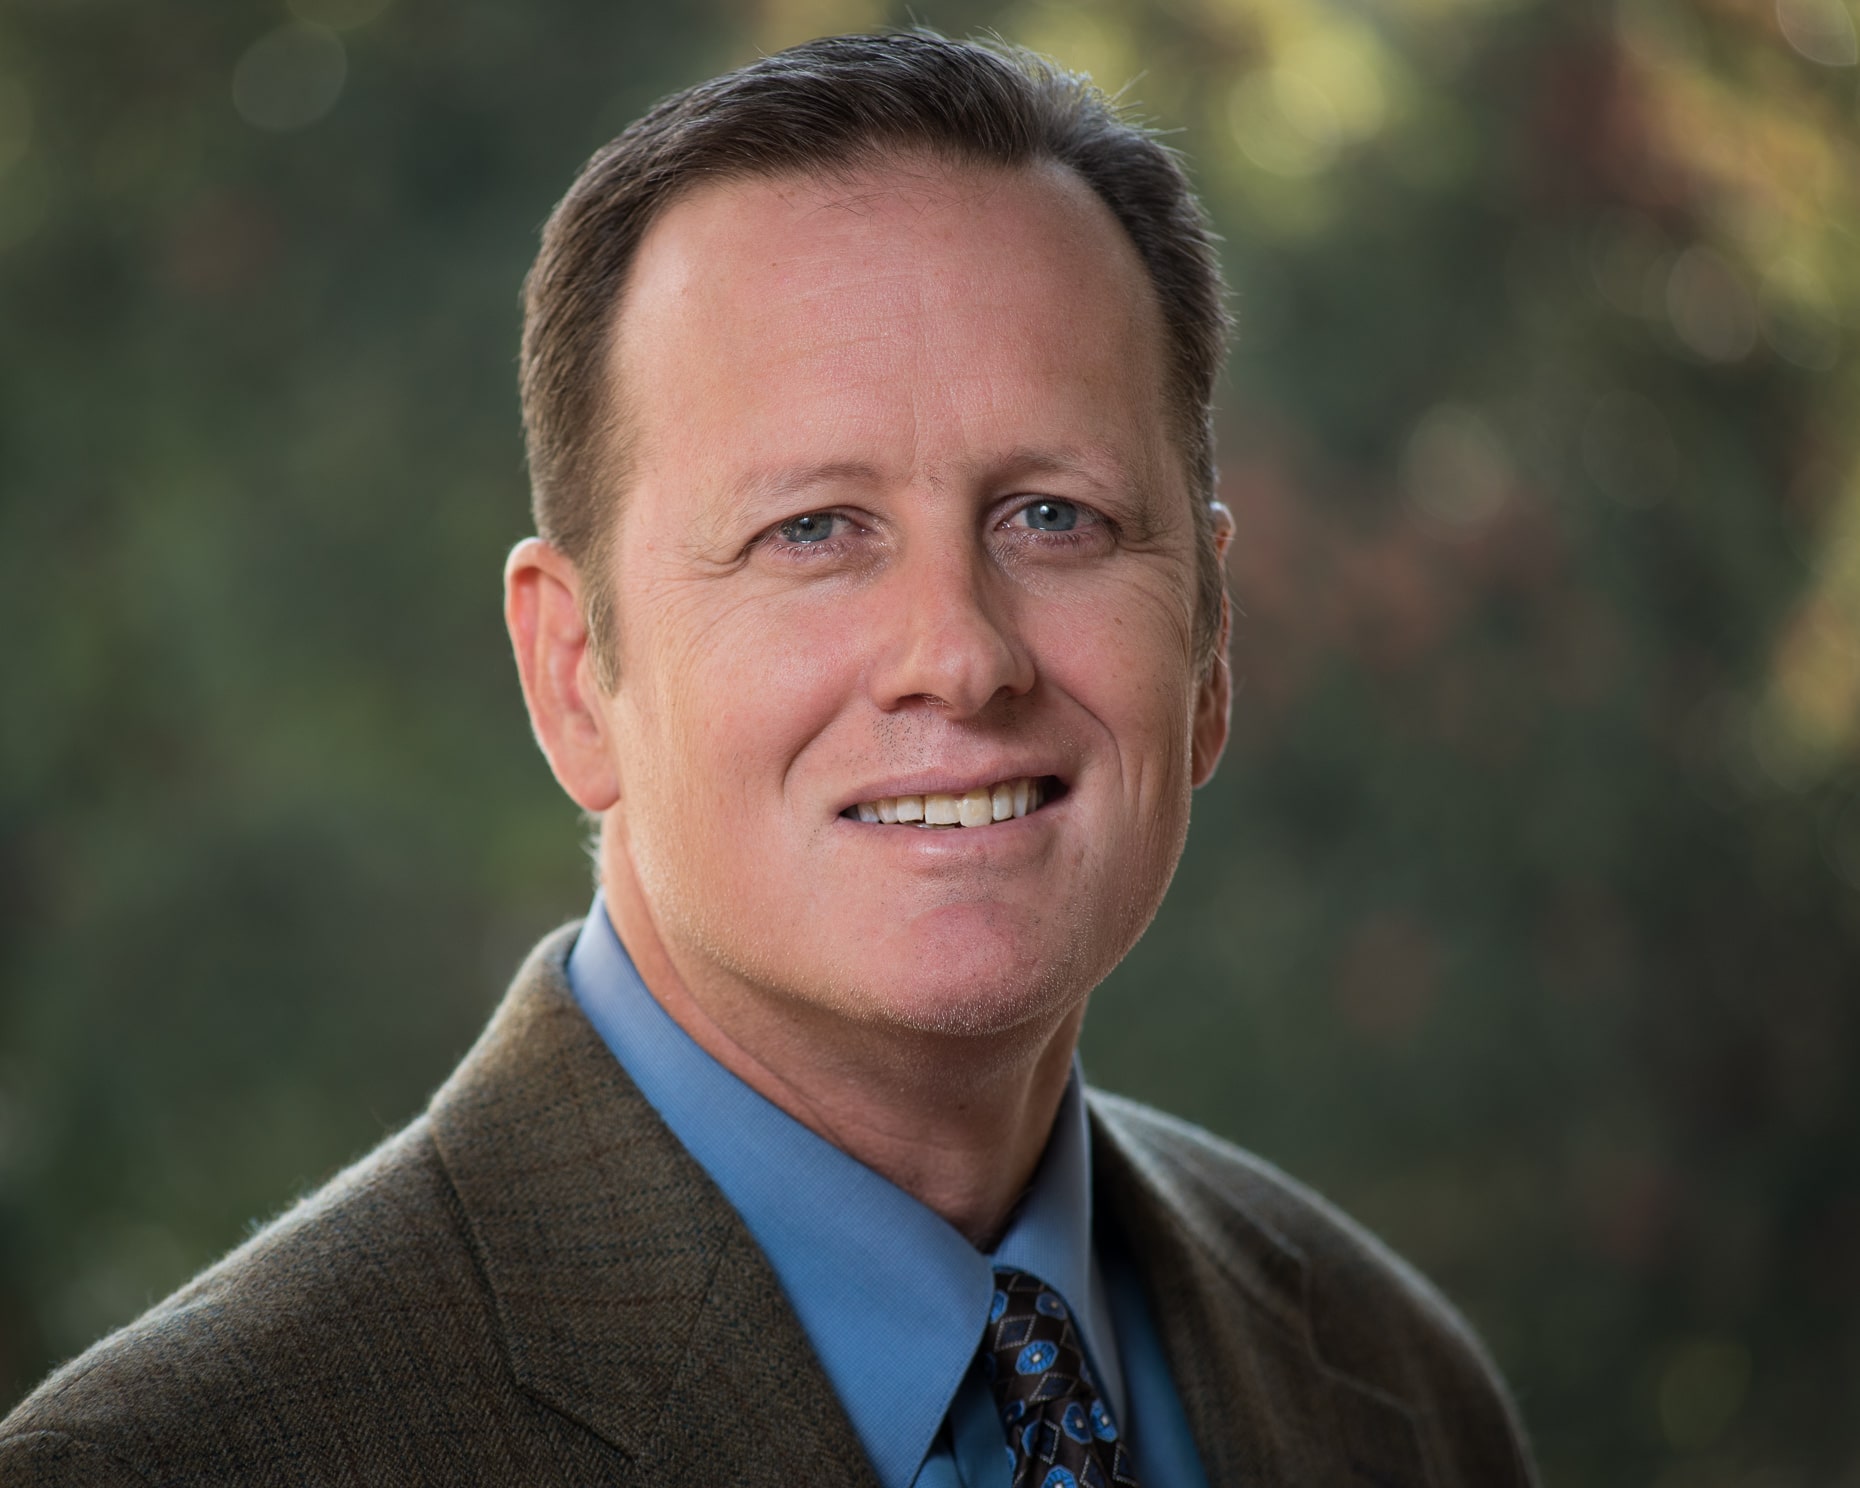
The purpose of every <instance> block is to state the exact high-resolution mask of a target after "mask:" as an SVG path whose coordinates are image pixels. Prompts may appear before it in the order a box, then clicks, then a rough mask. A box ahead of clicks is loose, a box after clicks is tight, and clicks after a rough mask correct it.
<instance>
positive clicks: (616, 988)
mask: <svg viewBox="0 0 1860 1488" xmlns="http://www.w3.org/2000/svg"><path fill="white" fill-rule="evenodd" d="M568 979H569V984H570V986H571V987H572V988H573V989H574V993H575V997H576V1000H577V1001H578V1002H579V1003H580V1004H581V1007H582V1010H583V1011H584V1012H585V1013H586V1014H587V1016H588V1019H589V1021H590V1022H591V1023H592V1024H593V1025H594V1027H595V1030H596V1031H597V1032H598V1033H599V1034H600V1035H601V1037H602V1039H604V1040H605V1041H606V1043H607V1046H608V1048H610V1049H611V1050H612V1051H613V1053H614V1057H615V1058H617V1059H618V1060H619V1061H620V1063H621V1065H622V1066H623V1067H624V1068H625V1069H626V1072H627V1074H628V1075H630V1076H631V1077H632V1079H633V1081H634V1083H635V1084H636V1085H638V1086H639V1088H640V1091H641V1092H642V1093H643V1094H644V1095H645V1097H646V1099H647V1100H648V1101H649V1102H650V1103H651V1104H652V1106H653V1107H654V1109H656V1110H657V1111H658V1113H659V1115H660V1116H661V1117H662V1118H664V1120H665V1123H666V1125H667V1126H668V1127H670V1128H671V1130H672V1133H673V1135H675V1136H676V1137H677V1138H678V1140H679V1141H680V1142H681V1143H683V1144H684V1147H685V1148H686V1150H687V1151H689V1152H690V1153H691V1155H692V1156H693V1157H694V1158H696V1159H697V1161H698V1163H699V1164H700V1165H701V1166H702V1167H703V1168H704V1170H705V1171H706V1172H707V1173H709V1174H710V1176H711V1179H712V1180H713V1181H714V1182H715V1183H716V1184H717V1186H718V1188H720V1189H721V1190H722V1191H723V1194H724V1197H725V1198H727V1199H728V1200H729V1201H730V1203H731V1204H732V1205H733V1206H734V1207H735V1209H736V1211H737V1213H738V1214H739V1215H741V1216H742V1219H743V1222H744V1223H745V1224H746V1225H747V1226H748V1227H749V1231H750V1233H751V1234H752V1235H753V1236H754V1237H755V1239H756V1243H757V1244H758V1245H760V1246H761V1248H762V1251H763V1253H764V1254H765V1255H766V1256H767V1257H768V1260H769V1264H770V1266H771V1267H772V1268H773V1269H774V1272H775V1275H776V1276H777V1278H778V1279H779V1280H780V1282H781V1285H782V1288H783V1290H784V1292H785V1293H786V1294H787V1297H788V1301H789V1303H790V1304H791V1305H792V1306H793V1308H794V1311H795V1313H796V1315H797V1316H798V1317H799V1319H800V1322H801V1327H802V1329H803V1330H804V1331H805V1332H806V1334H807V1337H808V1340H809V1342H810V1343H812V1344H813V1347H814V1352H815V1354H816V1355H818V1357H819V1359H820V1362H821V1365H822V1366H823V1367H824V1369H825V1371H826V1374H827V1378H828V1380H829V1381H831V1383H832V1385H833V1388H834V1391H835V1392H836V1393H837V1395H838V1396H839V1400H840V1403H841V1404H842V1405H843V1406H844V1407H845V1410H846V1414H847V1417H848V1418H849V1419H850V1420H851V1422H852V1426H853V1430H854V1432H855V1433H856V1434H857V1436H858V1438H859V1440H860V1442H861V1443H862V1444H863V1445H864V1447H865V1450H866V1454H867V1456H869V1457H870V1458H871V1461H872V1466H873V1468H874V1469H875V1471H876V1472H877V1475H878V1480H879V1482H880V1484H881V1485H883V1488H1008V1485H1009V1479H1010V1473H1009V1464H1010V1463H1011V1461H1012V1457H1011V1454H1010V1452H1009V1449H1008V1445H1007V1436H1006V1433H1005V1432H1004V1430H1003V1428H1002V1426H1001V1422H1000V1418H999V1416H998V1415H997V1414H996V1409H995V1403H994V1397H993V1395H992V1393H991V1392H990V1390H989V1387H988V1385H987V1384H986V1382H985V1381H984V1380H983V1379H982V1376H981V1373H980V1370H979V1368H977V1367H975V1366H976V1351H977V1348H978V1346H979V1345H980V1343H981V1338H982V1328H983V1325H984V1324H985V1323H986V1321H987V1318H988V1305H989V1301H990V1299H991V1298H992V1297H993V1295H994V1289H995V1286H994V1267H996V1266H998V1265H999V1266H1014V1267H1018V1268H1019V1269H1020V1270H1023V1271H1029V1272H1031V1273H1033V1274H1034V1275H1036V1276H1038V1277H1039V1278H1040V1279H1041V1280H1042V1281H1044V1282H1046V1283H1047V1285H1049V1286H1050V1287H1052V1288H1053V1289H1054V1290H1055V1291H1057V1292H1058V1293H1059V1294H1060V1296H1062V1297H1063V1298H1064V1299H1065V1301H1066V1304H1067V1306H1068V1307H1070V1308H1071V1310H1072V1313H1073V1317H1074V1320H1075V1321H1076V1322H1077V1324H1078V1327H1079V1331H1080V1333H1081V1335H1082V1339H1083V1342H1084V1345H1085V1351H1086V1354H1087V1356H1088V1358H1089V1360H1090V1363H1091V1368H1092V1373H1093V1378H1094V1379H1095V1380H1096V1382H1097V1384H1098V1387H1099V1392H1100V1394H1101V1395H1102V1396H1103V1397H1104V1400H1105V1403H1106V1404H1107V1405H1108V1406H1109V1407H1110V1410H1111V1414H1112V1417H1113V1419H1114V1420H1115V1421H1116V1422H1117V1424H1118V1428H1119V1430H1120V1431H1121V1432H1122V1434H1123V1436H1124V1438H1125V1440H1126V1442H1127V1443H1128V1445H1129V1447H1130V1450H1131V1453H1132V1455H1133V1456H1134V1457H1135V1458H1136V1464H1137V1471H1138V1476H1139V1479H1140V1481H1141V1482H1142V1483H1143V1485H1144V1488H1205V1485H1206V1478H1205V1477H1204V1475H1203V1473H1202V1471H1201V1465H1200V1459H1199V1458H1198V1456H1197V1455H1196V1451H1195V1446H1194V1441H1193V1439H1192V1437H1191V1436H1190V1434H1189V1430H1188V1422H1187V1419H1186V1417H1185V1416H1184V1415H1183V1412H1182V1404H1181V1400H1180V1399H1179V1397H1178V1396H1177V1394H1176V1390H1175V1384H1174V1381H1173V1380H1172V1379H1171V1378H1170V1376H1169V1370H1168V1365H1167V1364H1166V1362H1165V1361H1164V1358H1163V1353H1162V1342H1161V1340H1160V1338H1159V1337H1158V1336H1157V1333H1156V1328H1155V1323H1154V1321H1153V1319H1152V1318H1151V1317H1150V1313H1149V1307H1148V1303H1147V1301H1146V1300H1145V1298H1144V1296H1143V1292H1142V1288H1141V1286H1140V1284H1139V1282H1138V1279H1137V1277H1136V1276H1135V1275H1134V1274H1133V1273H1132V1272H1131V1270H1130V1268H1129V1266H1128V1265H1127V1264H1123V1263H1121V1262H1120V1261H1119V1260H1118V1258H1117V1256H1116V1255H1115V1253H1110V1254H1107V1255H1106V1256H1105V1257H1104V1261H1106V1262H1108V1263H1109V1264H1108V1265H1107V1264H1103V1263H1101V1259H1100V1256H1099V1247H1095V1246H1094V1245H1093V1243H1092V1200H1091V1132H1090V1127H1089V1125H1088V1124H1087V1122H1086V1117H1085V1102H1084V1098H1083V1096H1082V1094H1081V1091H1080V1082H1079V1071H1078V1068H1077V1065H1076V1063H1075V1064H1074V1067H1073V1072H1072V1078H1071V1080H1070V1081H1069V1082H1068V1083H1067V1086H1066V1092H1065V1096H1064V1098H1063V1100H1062V1102H1061V1104H1060V1108H1059V1114H1058V1117H1057V1119H1056V1120H1055V1122H1054V1124H1053V1133H1052V1136H1051V1138H1050V1139H1049V1141H1048V1143H1047V1149H1046V1153H1045V1155H1044V1157H1042V1159H1041V1162H1040V1167H1039V1171H1038V1172H1037V1173H1036V1175H1035V1177H1034V1183H1033V1187H1032V1188H1031V1189H1030V1190H1029V1191H1028V1194H1027V1196H1026V1198H1025V1199H1024V1200H1023V1202H1022V1203H1021V1205H1020V1207H1019V1209H1018V1210H1017V1212H1016V1213H1015V1215H1014V1217H1013V1219H1012V1221H1011V1223H1010V1224H1009V1227H1008V1231H1007V1233H1006V1235H1004V1236H1003V1237H1002V1239H1001V1242H1000V1244H999V1245H997V1246H996V1247H995V1250H994V1252H993V1253H992V1254H984V1253H983V1252H981V1251H979V1250H977V1249H976V1248H975V1247H974V1246H973V1245H971V1244H970V1243H969V1242H968V1240H967V1239H965V1238H964V1237H963V1236H962V1235H961V1234H960V1233H959V1232H958V1231H957V1230H956V1229H954V1228H953V1227H952V1226H951V1225H950V1224H948V1223H947V1222H946V1221H945V1220H944V1219H943V1218H942V1217H941V1216H940V1215H938V1214H936V1213H935V1212H934V1211H933V1210H931V1209H930V1208H928V1207H927V1206H926V1205H924V1204H922V1203H921V1202H919V1201H918V1200H917V1199H915V1198H913V1197H912V1196H911V1195H910V1194H907V1193H905V1192H904V1190H902V1189H901V1188H898V1187H897V1186H896V1185H895V1184H893V1183H891V1182H890V1181H889V1180H888V1179H885V1178H882V1177H880V1176H879V1175H878V1174H877V1173H875V1172H873V1171H872V1170H871V1169H870V1168H868V1167H866V1166H865V1165H864V1164H862V1163H860V1162H858V1161H857V1160H856V1159H854V1158H851V1157H849V1156H847V1155H846V1154H845V1153H844V1152H841V1151H840V1150H839V1149H838V1148H837V1147H835V1146H833V1145H832V1144H831V1143H830V1142H828V1141H826V1140H825V1139H824V1138H822V1137H820V1136H818V1135H816V1134H815V1133H814V1132H813V1131H811V1130H809V1129H808V1128H807V1127H805V1126H803V1125H801V1123H799V1122H798V1121H796V1120H794V1118H793V1117H791V1116H789V1115H788V1114H787V1113H786V1112H784V1111H782V1110H781V1109H780V1108H779V1107H777V1106H775V1105H774V1104H773V1103H771V1102H770V1101H768V1100H766V1099H764V1098H763V1097H762V1096H761V1095H759V1094H758V1093H757V1092H756V1091H754V1090H752V1089H751V1088H750V1087H749V1086H748V1085H746V1084H744V1083H743V1082H742V1081H741V1080H739V1079H738V1078H737V1077H736V1076H735V1075H733V1074H732V1073H730V1071H728V1070H727V1069H725V1068H724V1067H723V1066H722V1065H721V1064H719V1063H717V1061H716V1060H714V1059H712V1058H711V1056H710V1055H709V1054H707V1053H706V1052H705V1051H704V1050H703V1049H701V1048H700V1047H699V1046H698V1045H697V1043H696V1042H694V1041H693V1040H692V1038H691V1037H690V1035H688V1034H687V1033H685V1031H684V1030H683V1029H682V1028H680V1027H679V1026H678V1024H677V1023H675V1022H674V1021H673V1020H672V1018H671V1016H670V1015H669V1014H668V1013H666V1012H665V1010H664V1009H663V1008H661V1007H660V1006H659V1004H658V1002H657V1001H656V1000H655V999H654V998H653V996H652V994H651V993H650V992H649V991H647V990H646V987H645V984H644V983H643V982H642V981H641V980H640V978H639V974H638V973H637V972H636V971H635V970H634V969H633V963H632V960H631V959H630V958H629V957H628V955H627V953H626V950H625V948H624V947H622V945H621V944H620V940H619V937H618V936H617V935H616V934H615V933H614V928H613V924H612V922H611V921H610V920H609V919H608V917H607V911H606V906H605V905H604V903H603V902H602V901H601V900H600V899H599V898H598V897H597V898H596V900H595V902H594V908H593V910H592V911H591V912H590V914H589V916H588V920H587V923H586V925H584V926H583V928H582V931H581V935H580V936H579V938H578V939H577V940H576V942H575V948H574V950H573V952H572V953H571V954H570V956H569V961H568Z"/></svg>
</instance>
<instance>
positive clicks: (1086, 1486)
mask: <svg viewBox="0 0 1860 1488" xmlns="http://www.w3.org/2000/svg"><path fill="white" fill-rule="evenodd" d="M982 1371H983V1373H984V1374H986V1375H987V1377H988V1382H989V1384H991V1385H992V1386H994V1392H995V1403H996V1404H997V1405H998V1406H999V1407H1000V1408H1001V1424H1002V1425H1003V1426H1005V1427H1006V1428H1007V1435H1008V1455H1009V1456H1011V1457H1012V1458H1013V1459H1014V1488H1135V1485H1136V1481H1137V1469H1136V1464H1135V1463H1133V1462H1132V1461H1131V1460H1130V1453H1129V1451H1128V1450H1126V1448H1125V1446H1124V1443H1123V1441H1122V1440H1121V1439H1120V1438H1119V1436H1118V1433H1117V1425H1116V1423H1115V1422H1114V1421H1112V1419H1111V1412H1110V1410H1109V1409H1108V1408H1107V1407H1106V1406H1105V1403H1104V1402H1103V1401H1102V1400H1100V1399H1099V1398H1098V1390H1097V1387H1096V1386H1095V1385H1093V1384H1092V1380H1091V1370H1090V1368H1089V1367H1088V1366H1087V1365H1086V1363H1085V1349H1084V1345H1083V1344H1082V1343H1081V1342H1080V1341H1079V1336H1078V1334H1077V1333H1076V1332H1075V1331H1074V1330H1073V1327H1072V1314H1071V1313H1070V1312H1068V1311H1067V1310H1066V1304H1065V1303H1064V1302H1063V1301H1061V1300H1060V1297H1059V1293H1057V1292H1055V1291H1054V1290H1053V1289H1052V1288H1051V1287H1049V1286H1047V1285H1046V1284H1045V1283H1044V1282H1042V1281H1041V1280H1040V1278H1039V1277H1037V1276H1029V1275H1028V1274H1027V1273H1026V1272H1025V1271H1015V1270H1012V1269H1010V1268H1009V1267H1006V1266H1002V1267H1000V1268H998V1269H997V1270H996V1271H995V1299H994V1302H993V1304H992V1305H991V1306H990V1307H989V1309H988V1327H987V1328H986V1329H985V1330H984V1331H983V1334H982Z"/></svg>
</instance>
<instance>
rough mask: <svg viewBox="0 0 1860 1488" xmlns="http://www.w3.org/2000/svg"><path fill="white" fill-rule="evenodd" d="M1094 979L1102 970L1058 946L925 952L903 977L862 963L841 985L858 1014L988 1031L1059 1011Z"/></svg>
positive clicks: (928, 1029)
mask: <svg viewBox="0 0 1860 1488" xmlns="http://www.w3.org/2000/svg"><path fill="white" fill-rule="evenodd" d="M933 961H934V964H931V963H932V962H933ZM1107 969H1108V968H1107ZM1100 980H1102V973H1096V974H1095V973H1094V971H1093V969H1092V968H1090V967H1088V966H1086V965H1083V964H1081V961H1080V958H1079V957H1077V956H1076V955H1075V954H1066V953H1064V952H1062V953H1059V954H1056V955H1047V956H1043V957H1033V956H1016V957H1006V958H1004V957H990V956H987V955H986V954H982V955H974V956H947V955H936V956H925V957H923V958H922V959H921V961H920V962H919V963H918V964H915V965H913V966H911V967H910V968H909V971H908V972H907V974H905V975H903V976H900V975H898V968H897V966H895V965H893V966H891V967H889V968H885V969H880V968H870V969H862V970H861V971H859V972H854V973H853V974H852V975H851V976H849V977H848V978H847V979H846V981H845V982H843V983H842V986H844V987H845V988H846V1001H847V1003H848V1004H849V1005H850V1006H849V1010H850V1011H852V1012H853V1014H854V1016H855V1017H858V1018H859V1019H860V1021H863V1022H869V1023H872V1024H874V1025H884V1026H889V1027H892V1028H901V1029H910V1030H912V1031H913V1032H917V1033H930V1034H941V1035H945V1036H948V1037H955V1038H988V1037H992V1036H999V1035H1003V1034H1008V1033H1012V1032H1014V1031H1015V1030H1017V1029H1024V1028H1029V1027H1037V1026H1039V1025H1044V1024H1050V1023H1053V1022H1055V1021H1057V1020H1058V1019H1061V1018H1063V1017H1065V1016H1066V1015H1067V1014H1069V1013H1071V1012H1072V1011H1073V1010H1074V1009H1076V1008H1077V1007H1078V1006H1079V1005H1080V1004H1081V1003H1082V1002H1084V1001H1085V999H1086V998H1087V997H1088V996H1090V994H1091V990H1092V988H1093V987H1094V986H1095V985H1096V984H1097V983H1098V982H1099V981H1100Z"/></svg>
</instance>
